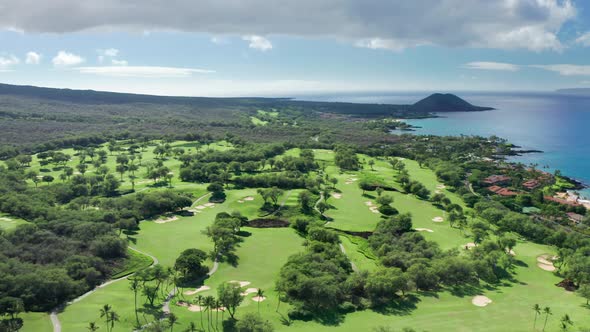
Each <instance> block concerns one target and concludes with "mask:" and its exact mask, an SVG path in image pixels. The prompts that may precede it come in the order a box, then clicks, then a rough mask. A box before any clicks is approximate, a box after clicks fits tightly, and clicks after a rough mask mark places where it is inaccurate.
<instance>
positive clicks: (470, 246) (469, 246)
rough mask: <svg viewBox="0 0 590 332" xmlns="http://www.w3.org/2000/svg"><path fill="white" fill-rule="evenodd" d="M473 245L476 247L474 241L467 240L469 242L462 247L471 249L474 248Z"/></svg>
mask: <svg viewBox="0 0 590 332" xmlns="http://www.w3.org/2000/svg"><path fill="white" fill-rule="evenodd" d="M475 247H476V245H475V243H473V242H469V243H467V244H465V245H464V246H463V249H466V250H469V249H472V248H475Z"/></svg>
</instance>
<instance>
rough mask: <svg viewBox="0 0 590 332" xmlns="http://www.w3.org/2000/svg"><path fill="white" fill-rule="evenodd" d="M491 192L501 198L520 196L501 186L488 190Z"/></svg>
mask: <svg viewBox="0 0 590 332" xmlns="http://www.w3.org/2000/svg"><path fill="white" fill-rule="evenodd" d="M488 190H489V191H491V192H493V193H494V194H496V195H500V196H516V195H518V193H517V192H514V191H511V190H510V189H507V188H502V187H500V186H491V187H489V188H488Z"/></svg>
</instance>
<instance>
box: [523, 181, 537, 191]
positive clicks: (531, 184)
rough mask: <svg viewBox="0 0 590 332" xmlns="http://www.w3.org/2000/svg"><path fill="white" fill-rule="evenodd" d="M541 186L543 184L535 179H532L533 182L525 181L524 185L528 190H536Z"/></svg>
mask: <svg viewBox="0 0 590 332" xmlns="http://www.w3.org/2000/svg"><path fill="white" fill-rule="evenodd" d="M540 185H541V182H539V181H538V180H535V179H531V180H528V181H525V182H523V184H522V186H523V187H525V188H526V189H528V190H533V189H536V188H538V187H539V186H540Z"/></svg>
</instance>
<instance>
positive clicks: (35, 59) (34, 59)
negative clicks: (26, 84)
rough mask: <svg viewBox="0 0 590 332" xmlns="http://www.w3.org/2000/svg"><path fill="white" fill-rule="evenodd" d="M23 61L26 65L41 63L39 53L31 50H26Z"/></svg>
mask: <svg viewBox="0 0 590 332" xmlns="http://www.w3.org/2000/svg"><path fill="white" fill-rule="evenodd" d="M25 63H26V64H28V65H38V64H39V63H41V54H39V53H37V52H33V51H31V52H27V57H26V59H25Z"/></svg>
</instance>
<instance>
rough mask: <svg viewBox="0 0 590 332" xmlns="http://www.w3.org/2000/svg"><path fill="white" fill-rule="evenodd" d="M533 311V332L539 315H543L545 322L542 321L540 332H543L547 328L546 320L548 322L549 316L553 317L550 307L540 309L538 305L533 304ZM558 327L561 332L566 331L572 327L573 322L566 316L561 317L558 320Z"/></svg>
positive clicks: (535, 329)
mask: <svg viewBox="0 0 590 332" xmlns="http://www.w3.org/2000/svg"><path fill="white" fill-rule="evenodd" d="M533 311H534V312H535V321H534V323H533V331H537V318H538V317H539V316H541V315H545V320H544V321H543V329H542V330H541V331H545V327H547V320H549V316H551V315H553V312H552V311H551V308H550V307H544V308H541V306H540V305H539V304H535V305H534V306H533ZM559 323H560V327H561V330H562V331H568V330H569V328H570V327H571V326H572V325H574V322H573V321H572V320H571V318H570V316H569V315H568V314H565V315H563V317H561V319H560V320H559Z"/></svg>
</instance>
